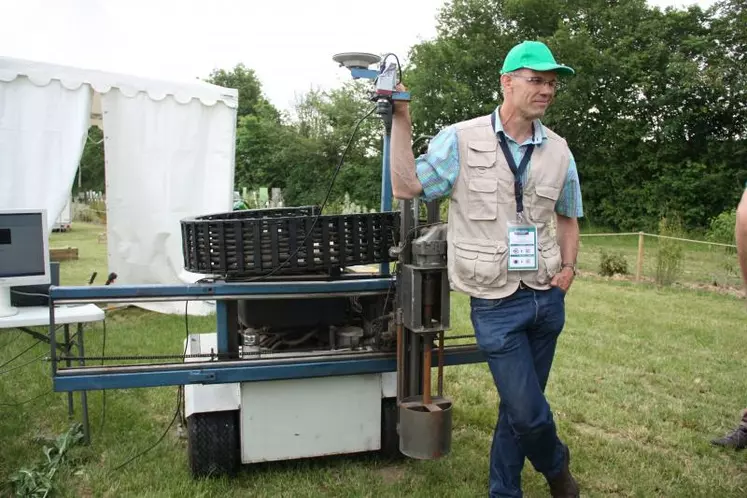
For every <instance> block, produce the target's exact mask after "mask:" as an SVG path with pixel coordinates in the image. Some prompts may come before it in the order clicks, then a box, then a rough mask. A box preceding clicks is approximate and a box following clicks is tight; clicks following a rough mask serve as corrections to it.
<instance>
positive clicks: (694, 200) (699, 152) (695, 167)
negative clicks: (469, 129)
mask: <svg viewBox="0 0 747 498" xmlns="http://www.w3.org/2000/svg"><path fill="white" fill-rule="evenodd" d="M746 3H747V2H746V1H745V0H724V1H722V2H721V3H720V4H717V6H716V7H715V8H713V9H709V10H707V11H703V10H702V9H700V8H698V7H690V8H688V9H671V8H670V9H666V10H664V11H662V10H660V9H658V8H652V7H650V6H648V5H647V3H646V2H645V0H617V1H601V2H600V1H598V0H541V4H540V0H453V1H452V2H450V3H448V4H446V5H445V6H444V8H443V9H442V11H441V13H440V16H439V20H438V27H437V37H436V38H435V39H434V40H431V41H427V42H423V43H420V44H418V45H416V46H414V47H413V48H412V50H411V54H410V55H411V57H410V59H411V63H410V65H409V67H408V68H407V70H406V72H405V74H406V84H407V86H408V87H409V89H410V90H411V91H412V93H413V96H414V100H413V103H412V106H411V107H412V115H413V121H414V127H415V133H416V135H417V134H427V135H433V134H435V133H437V132H438V131H439V130H440V129H442V128H443V127H444V126H446V125H448V124H450V123H454V122H457V121H460V120H463V119H468V118H471V117H475V116H477V115H480V114H485V113H488V112H491V111H492V110H493V109H495V106H496V105H498V104H499V103H500V84H499V71H500V65H501V62H502V58H503V57H504V56H505V54H506V53H507V52H508V50H509V49H510V48H511V47H512V46H513V45H515V44H516V43H517V42H519V41H521V40H524V39H538V40H541V41H543V42H545V43H546V44H547V45H548V46H549V47H550V48H551V49H552V50H553V52H554V53H555V55H556V57H557V58H558V59H559V60H560V61H563V62H567V63H568V64H570V65H571V66H573V67H574V68H575V69H576V70H577V74H576V76H574V77H572V78H568V79H567V80H566V82H565V86H564V88H563V89H562V91H560V92H559V93H558V94H557V96H556V101H555V103H554V104H553V106H552V107H551V108H550V111H549V112H548V114H547V116H546V117H545V118H544V119H543V122H544V123H545V124H546V125H548V126H549V127H550V128H553V129H554V130H555V131H557V132H559V133H560V134H561V135H563V136H564V137H565V138H566V139H567V140H568V143H569V146H570V148H571V150H572V151H573V153H574V156H575V158H576V161H577V163H578V166H579V173H580V177H581V182H582V190H583V195H584V205H585V211H586V215H587V217H588V218H591V219H592V220H593V221H594V222H596V223H599V224H603V225H607V226H611V227H613V228H623V229H646V228H655V227H656V226H657V225H658V220H659V218H660V217H661V216H663V215H664V213H667V212H670V211H675V212H678V213H680V215H681V216H682V219H683V221H684V223H685V224H686V226H687V227H688V228H690V229H692V228H698V227H705V226H707V224H708V221H709V220H710V219H711V218H712V217H713V216H716V215H718V214H719V213H721V212H722V211H724V209H725V208H727V207H730V205H731V204H733V202H734V199H735V196H736V195H737V193H738V192H739V191H740V190H739V186H740V182H741V184H742V185H743V184H744V180H745V179H747V178H745V177H746V176H747V174H746V173H745V171H747V170H745V168H744V166H743V165H744V164H745V160H746V159H747V157H746V156H745V154H746V153H747V152H746V151H745V147H746V145H747V143H746V142H745V138H746V137H747V133H745V132H747V129H746V127H745V121H746V120H745V115H746V114H747V113H745V108H747V107H746V105H745V101H744V95H745V94H747V92H746V91H745V86H744V85H745V83H744V82H745V77H744V76H745V75H744V73H745V64H744V60H745V59H744V57H745V34H744V29H742V28H740V26H742V27H743V26H744V25H745V17H744V16H745V4H746Z"/></svg>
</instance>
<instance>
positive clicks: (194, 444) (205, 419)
mask: <svg viewBox="0 0 747 498" xmlns="http://www.w3.org/2000/svg"><path fill="white" fill-rule="evenodd" d="M239 439H240V436H239V412H238V410H232V411H225V412H206V413H194V414H192V415H190V416H189V417H188V418H187V442H188V444H187V446H188V451H189V467H190V470H191V471H192V477H212V476H221V475H229V476H235V475H236V474H237V473H238V471H239V467H240V466H241V454H240V450H239Z"/></svg>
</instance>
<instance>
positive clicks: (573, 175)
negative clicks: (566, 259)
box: [415, 108, 584, 218]
mask: <svg viewBox="0 0 747 498" xmlns="http://www.w3.org/2000/svg"><path fill="white" fill-rule="evenodd" d="M494 113H495V117H496V119H495V133H496V134H498V132H499V131H503V124H502V123H501V119H500V117H499V114H498V108H496V110H495V111H494ZM506 138H507V139H508V140H507V142H508V146H509V149H510V150H511V153H512V154H513V156H514V162H515V163H516V164H519V163H520V162H521V158H522V157H523V156H524V152H525V151H526V148H527V145H529V144H532V143H533V144H534V145H535V146H537V147H539V146H542V144H543V143H544V141H545V140H547V133H546V132H545V128H544V126H543V125H542V123H541V122H540V121H539V120H537V121H535V126H534V132H533V133H532V136H531V137H530V138H528V139H527V140H526V141H525V142H523V143H522V144H519V143H517V142H516V141H515V140H514V139H513V138H511V137H510V136H509V135H508V134H506ZM531 167H532V161H531V160H530V161H529V164H528V165H527V168H526V171H525V172H524V175H523V176H522V183H523V184H524V185H526V183H527V178H528V176H529V170H530V169H531ZM415 168H416V171H417V176H418V179H419V180H420V183H421V184H422V185H423V194H422V196H421V197H422V199H423V200H425V201H431V200H433V199H438V198H440V197H446V196H448V195H449V194H451V189H452V188H453V186H454V182H455V181H456V179H457V175H458V174H459V147H458V141H457V134H456V129H455V128H454V127H453V126H450V127H448V128H445V129H444V130H442V131H441V132H440V133H439V134H438V135H436V136H435V137H434V138H433V139H432V140H431V142H430V144H429V146H428V152H427V153H425V154H423V155H421V156H420V157H418V158H417V159H416V160H415ZM555 211H556V212H557V213H558V214H560V215H562V216H566V217H569V218H581V217H582V216H583V215H584V210H583V203H582V200H581V185H580V182H579V180H578V170H577V168H576V160H575V159H574V158H573V154H571V163H570V166H569V167H568V175H567V176H566V179H565V184H564V185H563V190H562V191H561V193H560V197H558V202H557V203H556V205H555Z"/></svg>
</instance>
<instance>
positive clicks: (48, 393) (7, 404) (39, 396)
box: [0, 389, 54, 407]
mask: <svg viewBox="0 0 747 498" xmlns="http://www.w3.org/2000/svg"><path fill="white" fill-rule="evenodd" d="M53 392H54V390H52V389H50V390H49V391H45V392H43V393H41V394H39V395H37V396H34V397H33V398H29V399H27V400H26V401H20V402H18V403H0V406H12V407H15V406H21V405H25V404H26V403H31V402H32V401H36V400H37V399H39V398H43V397H44V396H49V395H50V394H52V393H53Z"/></svg>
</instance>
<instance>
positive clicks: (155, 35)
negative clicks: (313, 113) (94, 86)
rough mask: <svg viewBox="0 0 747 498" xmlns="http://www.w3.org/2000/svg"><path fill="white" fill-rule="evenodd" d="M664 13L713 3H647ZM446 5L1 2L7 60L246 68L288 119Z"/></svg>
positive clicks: (404, 40)
mask: <svg viewBox="0 0 747 498" xmlns="http://www.w3.org/2000/svg"><path fill="white" fill-rule="evenodd" d="M649 3H650V4H652V5H657V6H660V7H666V6H670V5H671V6H677V7H682V6H686V5H690V4H699V5H701V6H702V7H707V6H709V5H711V4H712V3H713V0H690V1H687V0H649ZM442 5H443V0H374V1H361V0H274V1H259V0H209V1H208V0H202V1H196V0H126V1H122V0H0V20H2V27H1V28H0V56H5V57H14V58H19V59H29V60H35V61H43V62H51V63H55V64H62V65H70V66H76V67H81V68H87V69H97V70H102V71H112V72H117V73H126V74H133V75H137V76H143V77H150V78H159V79H166V80H175V81H182V80H194V79H195V78H206V77H207V76H208V75H209V74H210V72H211V71H212V70H213V69H214V68H221V69H231V68H233V67H234V66H235V65H236V64H238V63H243V64H244V65H245V66H247V67H249V68H251V69H254V70H255V71H256V72H257V75H258V77H259V79H260V81H261V82H262V86H263V90H264V93H265V95H266V96H267V97H268V98H269V100H270V102H271V103H272V104H273V105H275V106H276V107H277V108H279V109H282V110H289V109H290V108H292V106H293V103H294V101H295V99H296V97H297V96H300V95H302V94H304V93H305V92H307V91H308V90H310V89H312V88H314V89H316V88H321V89H329V88H333V87H336V86H339V85H340V84H342V82H344V81H345V80H347V79H349V75H350V73H349V72H347V71H346V70H345V69H343V68H340V67H339V65H338V64H337V63H335V62H334V61H333V60H332V56H333V55H334V54H337V53H340V52H371V53H375V54H384V53H388V52H393V53H395V54H397V56H398V57H399V58H400V60H401V61H402V63H403V64H404V63H405V60H406V55H407V52H408V50H409V48H410V47H411V46H413V45H414V44H416V43H418V42H420V41H423V40H427V39H431V38H433V37H434V36H435V34H436V16H437V14H438V10H439V8H440V7H441V6H442Z"/></svg>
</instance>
